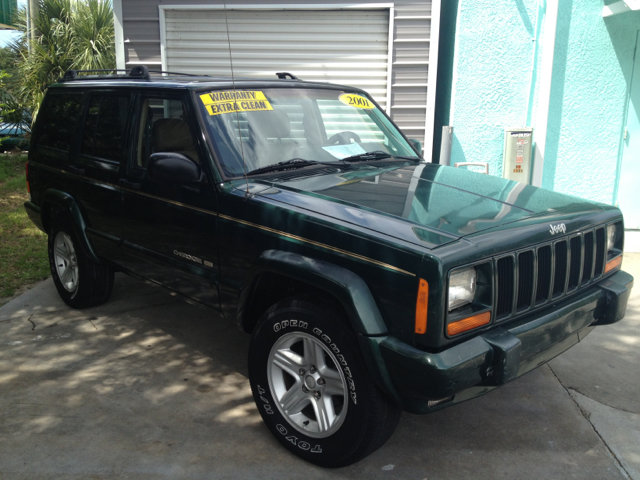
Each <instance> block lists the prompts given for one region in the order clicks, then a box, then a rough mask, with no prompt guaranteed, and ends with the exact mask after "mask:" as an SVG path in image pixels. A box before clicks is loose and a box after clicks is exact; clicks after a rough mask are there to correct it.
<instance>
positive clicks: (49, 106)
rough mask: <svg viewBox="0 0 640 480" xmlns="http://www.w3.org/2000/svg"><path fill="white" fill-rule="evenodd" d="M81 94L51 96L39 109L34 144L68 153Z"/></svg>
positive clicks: (78, 112)
mask: <svg viewBox="0 0 640 480" xmlns="http://www.w3.org/2000/svg"><path fill="white" fill-rule="evenodd" d="M81 103H82V94H80V93H73V94H62V95H57V94H52V95H49V96H48V97H47V101H46V103H45V104H44V105H43V108H41V109H40V115H39V119H38V125H39V127H38V138H37V139H36V140H35V142H34V143H35V144H37V145H41V146H45V147H51V148H56V149H58V150H64V151H68V150H69V147H70V145H71V140H72V136H73V133H74V127H75V124H76V120H77V118H78V115H79V114H80V105H81Z"/></svg>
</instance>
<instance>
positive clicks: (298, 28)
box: [160, 7, 424, 128]
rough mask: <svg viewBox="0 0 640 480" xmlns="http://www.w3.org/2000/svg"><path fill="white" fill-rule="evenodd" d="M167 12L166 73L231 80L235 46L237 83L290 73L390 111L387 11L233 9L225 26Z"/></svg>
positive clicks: (211, 18)
mask: <svg viewBox="0 0 640 480" xmlns="http://www.w3.org/2000/svg"><path fill="white" fill-rule="evenodd" d="M162 10H163V11H164V15H163V16H162V15H161V25H160V29H161V32H162V34H163V37H164V38H163V39H162V40H163V42H162V44H163V52H162V61H163V69H165V70H167V71H176V72H184V73H198V74H207V75H222V76H230V75H231V62H230V58H229V42H230V44H231V51H232V58H231V60H232V61H233V73H234V75H235V77H236V78H239V77H263V78H264V77H275V72H291V73H293V74H294V75H296V76H297V77H299V78H301V79H303V80H307V81H320V82H331V83H339V84H343V85H351V86H355V87H359V88H362V89H364V90H366V91H368V92H369V93H370V94H371V95H372V96H373V98H374V99H375V100H376V101H377V102H378V103H379V104H380V105H381V106H382V107H383V108H385V109H386V108H387V98H388V92H387V85H388V78H389V75H390V74H389V70H388V63H389V62H388V61H389V59H388V52H389V12H390V11H389V9H388V8H381V9H373V10H370V9H356V10H354V9H343V10H307V9H304V10H289V9H287V10H266V9H259V10H256V9H237V10H229V9H228V10H227V15H226V18H225V12H224V10H222V9H220V8H214V9H202V8H198V9H196V8H193V9H188V8H187V9H171V7H168V8H167V9H162ZM162 17H164V22H163V20H162ZM162 23H164V25H162ZM227 23H228V25H229V35H228V36H227ZM423 128H424V126H423Z"/></svg>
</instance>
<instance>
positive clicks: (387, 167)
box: [25, 79, 633, 413]
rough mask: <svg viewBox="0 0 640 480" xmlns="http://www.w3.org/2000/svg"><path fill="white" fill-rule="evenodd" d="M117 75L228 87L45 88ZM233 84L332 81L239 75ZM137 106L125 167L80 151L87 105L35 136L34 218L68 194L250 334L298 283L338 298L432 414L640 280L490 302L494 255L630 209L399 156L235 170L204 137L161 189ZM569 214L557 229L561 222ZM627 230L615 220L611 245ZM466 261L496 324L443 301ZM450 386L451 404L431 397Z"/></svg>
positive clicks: (505, 377) (377, 374) (524, 362)
mask: <svg viewBox="0 0 640 480" xmlns="http://www.w3.org/2000/svg"><path fill="white" fill-rule="evenodd" d="M321 86H322V88H327V89H341V88H342V89H344V88H348V87H338V86H326V85H321ZM106 87H108V88H109V90H110V91H114V90H118V89H120V90H121V91H123V92H129V94H130V95H131V103H132V104H133V105H139V103H136V102H139V96H141V95H144V94H151V95H161V94H163V93H165V94H166V93H167V92H170V93H171V95H172V96H175V97H179V98H181V99H183V100H184V101H185V102H186V107H185V111H186V112H192V113H194V112H197V109H196V108H195V105H194V103H193V102H196V101H197V96H196V93H197V92H198V91H200V90H202V89H205V88H206V89H207V90H212V89H215V88H219V89H229V88H233V85H232V84H231V83H227V82H213V81H209V82H205V83H202V82H199V81H194V80H188V81H171V80H167V79H162V80H159V81H134V80H94V81H89V80H88V81H76V82H65V83H62V84H60V85H56V86H53V87H51V89H50V91H55V92H71V91H80V92H83V94H84V97H85V98H86V97H89V96H90V95H91V92H92V89H102V90H104V89H105V88H106ZM235 87H236V88H238V89H242V88H253V89H259V88H267V87H268V88H276V87H281V88H293V87H296V88H301V87H303V88H320V84H312V83H306V82H298V81H286V82H284V81H265V82H248V81H247V82H244V81H237V82H236V85H235ZM360 93H361V94H362V95H366V93H365V92H360ZM43 105H46V103H45V104H43ZM85 105H86V100H85ZM133 110H134V109H133V108H132V111H133ZM133 116H134V117H135V114H134V115H133ZM39 118H40V117H39ZM137 121H138V120H137V119H136V118H133V119H130V120H129V122H130V123H129V131H128V133H127V140H126V141H127V142H129V143H128V144H127V147H126V155H125V157H126V161H124V162H123V163H121V164H120V165H114V162H100V161H98V160H96V159H93V158H86V156H85V157H83V156H81V155H79V154H78V153H77V152H78V151H79V148H80V145H79V143H80V141H79V130H80V128H81V122H80V120H79V121H78V125H76V126H75V127H73V128H74V129H75V137H74V138H76V140H75V144H73V145H72V146H71V147H70V151H69V152H59V151H57V152H54V151H52V150H51V149H47V148H43V147H41V146H39V145H38V143H37V141H36V142H34V145H33V146H32V148H31V150H30V152H29V183H30V185H31V192H32V193H31V201H30V202H27V204H26V205H25V208H26V209H27V211H28V212H29V215H30V217H31V218H32V219H33V220H34V223H36V224H37V225H38V226H39V227H40V228H43V229H44V230H47V222H48V219H47V218H46V216H45V212H46V211H47V208H45V207H47V206H48V205H50V204H55V205H57V206H59V207H61V208H64V209H65V210H64V211H66V212H68V214H69V216H70V218H71V219H72V220H73V223H74V225H75V227H76V229H77V232H76V233H77V236H78V238H80V239H82V242H81V243H82V244H83V245H82V248H83V250H85V251H86V252H88V255H91V256H92V258H94V259H95V260H96V261H98V259H100V260H101V261H108V262H110V263H111V264H114V265H116V266H118V267H119V268H121V269H122V270H123V271H125V272H128V273H131V274H134V275H136V276H141V277H143V278H147V279H150V280H152V281H154V282H156V283H159V284H161V285H164V286H165V287H167V288H169V289H171V290H173V291H176V292H179V293H181V294H183V295H185V296H187V297H189V298H191V299H192V300H194V301H197V302H200V303H202V304H205V305H208V306H210V307H212V308H214V309H217V310H220V311H222V312H223V314H224V315H225V316H226V317H228V318H229V319H232V320H235V321H237V322H238V323H239V325H240V327H241V328H243V329H244V330H245V331H248V332H249V331H251V330H252V328H253V327H254V326H255V324H256V321H257V320H258V318H259V317H260V315H262V313H264V311H266V309H267V308H268V307H269V306H271V305H272V304H273V303H275V301H278V300H281V299H282V298H286V296H287V295H291V292H293V293H294V294H296V293H299V292H303V293H305V294H307V295H322V296H324V297H328V298H331V299H332V301H334V302H336V303H337V304H338V305H340V306H341V307H342V308H343V310H344V312H345V313H346V317H347V318H348V319H349V322H350V324H351V327H352V328H353V330H354V332H355V333H356V335H357V337H358V341H359V343H360V346H361V349H362V353H363V356H364V358H365V360H366V362H367V365H368V367H369V370H370V372H371V373H372V377H373V378H374V380H375V381H376V382H377V384H378V385H379V387H380V388H381V389H382V390H383V391H385V392H386V393H387V395H388V396H389V397H390V398H392V399H393V400H394V401H395V402H396V403H397V404H399V405H402V407H403V408H405V409H406V410H409V411H412V412H417V413H424V412H427V411H431V410H435V409H438V408H443V407H444V406H446V405H450V404H452V403H457V402H459V401H462V400H464V399H467V398H471V397H473V396H476V395H478V394H481V393H485V392H486V391H489V390H491V389H492V388H495V387H496V386H498V385H500V384H503V383H506V382H508V381H510V380H512V379H514V378H516V377H518V376H520V375H522V374H523V373H524V372H526V371H528V370H530V369H531V368H534V367H535V366H537V365H539V364H541V363H544V361H547V360H548V359H550V358H552V356H555V355H557V354H559V353H561V352H562V351H564V350H565V349H566V348H568V347H569V346H571V345H572V344H574V343H576V342H577V341H578V340H579V338H580V336H581V335H582V336H584V335H585V334H586V333H588V331H589V329H590V328H592V326H593V325H596V324H608V323H613V322H615V321H618V320H620V319H621V318H622V316H623V315H624V311H625V309H626V304H627V300H628V294H629V291H630V289H631V286H632V283H633V279H632V278H631V277H630V276H629V275H627V274H626V273H624V272H621V271H619V270H617V269H614V270H613V271H611V272H607V273H606V274H605V273H603V272H598V275H596V277H594V279H593V280H589V281H588V282H584V285H582V284H581V286H580V288H576V289H575V291H569V289H566V290H567V291H566V292H565V293H563V294H562V295H561V296H560V297H559V298H557V299H555V298H554V299H550V300H549V301H548V302H546V303H544V304H540V305H537V304H536V305H533V306H531V308H528V309H527V310H526V311H522V312H519V311H518V312H514V313H513V314H512V315H510V316H507V317H505V318H504V319H497V318H496V316H497V311H498V310H497V309H498V306H497V298H498V294H497V290H498V282H497V280H496V279H495V278H497V277H495V274H494V273H493V272H494V270H495V269H497V268H498V261H499V258H502V257H503V256H504V255H507V256H512V258H517V257H516V256H515V255H516V253H518V252H521V251H523V250H528V249H529V250H530V249H532V248H533V246H540V245H542V246H544V245H555V244H556V242H560V243H562V242H565V241H566V242H568V241H570V239H571V238H573V237H574V236H576V235H578V236H582V235H583V234H584V232H587V231H595V230H593V229H594V228H597V229H600V230H599V231H600V232H602V231H604V228H605V226H606V225H609V224H612V223H615V222H620V221H621V218H622V217H621V213H620V211H619V210H618V209H617V208H615V207H612V206H608V205H605V204H602V203H597V202H590V201H585V200H582V199H579V198H576V197H571V196H567V195H563V194H559V193H554V192H551V191H547V190H543V189H539V188H535V187H531V186H524V185H522V184H519V183H517V182H512V181H508V180H503V179H500V178H495V177H489V176H485V175H480V174H475V173H472V172H466V171H463V170H459V169H454V168H450V167H444V166H438V165H432V164H427V163H424V162H417V161H411V160H406V159H400V158H397V159H394V158H391V159H386V160H381V161H369V162H362V163H357V164H356V163H354V164H352V165H351V166H349V167H348V168H346V167H342V168H340V169H336V168H329V169H327V168H326V166H325V165H316V166H308V167H304V168H299V169H295V170H293V171H291V170H285V171H281V172H273V173H268V174H262V175H256V176H253V177H251V178H248V179H244V178H240V179H239V178H225V176H224V175H223V173H222V170H221V169H220V167H219V163H218V159H217V158H216V156H215V154H214V152H215V149H214V148H213V146H212V145H211V143H210V142H211V140H210V139H208V138H207V137H206V136H205V135H202V136H200V137H198V141H197V145H196V146H195V148H196V149H197V152H198V155H199V158H200V159H201V168H202V172H203V174H204V177H203V178H204V180H201V181H200V182H199V183H198V184H197V185H196V186H193V185H188V186H178V187H175V186H172V187H171V188H168V187H166V188H165V187H163V186H162V185H160V186H158V185H156V184H153V183H152V182H151V183H149V184H146V183H145V182H146V181H147V178H146V177H145V176H144V175H142V174H141V175H139V176H138V177H137V179H134V177H133V176H132V172H134V171H135V165H134V163H133V162H134V152H135V147H134V146H133V142H135V138H136V137H137V135H136V130H135V129H136V126H137V123H136V122H137ZM202 121H203V119H202V118H200V117H197V116H195V113H194V116H193V118H190V119H189V122H190V125H191V128H193V129H194V131H195V130H196V129H198V128H199V127H201V125H202ZM38 129H39V125H38V124H36V126H35V128H34V139H36V140H37V138H38V135H39V131H38ZM134 180H135V181H134ZM149 185H151V186H152V187H153V188H151V186H149ZM560 225H562V233H559V234H555V233H553V228H551V229H550V227H554V226H555V227H558V228H559V226H560ZM622 242H623V235H622V234H620V235H619V238H618V239H617V240H616V244H615V248H618V247H619V249H620V250H621V248H622ZM536 248H537V247H536ZM602 248H604V247H602ZM467 265H480V266H481V267H478V268H484V269H486V270H487V271H488V272H489V275H490V279H489V280H488V283H486V285H485V284H483V286H482V288H483V289H484V290H483V291H489V292H491V294H490V295H489V296H488V297H487V298H488V299H487V300H486V304H482V305H480V307H481V308H484V309H485V310H486V311H489V312H490V313H491V322H490V323H489V324H487V325H485V326H483V327H481V328H477V329H474V330H471V331H467V332H464V333H461V334H459V335H455V336H449V335H448V334H447V333H446V331H447V324H448V322H452V321H455V320H456V319H457V318H458V317H456V315H459V314H460V313H459V311H458V313H456V312H452V313H449V312H448V307H447V305H448V299H447V285H448V275H449V272H450V270H452V269H454V268H459V267H461V266H467ZM601 268H602V269H604V263H603V265H601ZM481 271H484V270H481ZM420 279H424V280H426V281H427V282H428V284H429V295H428V311H427V332H426V333H425V334H416V333H415V315H416V314H415V311H416V300H417V291H418V285H419V281H420ZM581 283H582V282H581ZM274 299H275V300H274ZM482 301H485V300H482ZM265 302H271V303H265ZM475 303H476V302H475V300H474V304H473V305H472V306H471V307H469V308H472V307H473V308H475V307H476V305H475ZM483 305H484V306H483ZM449 397H452V398H451V399H450V400H449ZM443 398H446V399H448V400H447V402H444V403H439V404H438V403H437V402H436V404H433V403H432V404H429V401H433V400H442V399H443Z"/></svg>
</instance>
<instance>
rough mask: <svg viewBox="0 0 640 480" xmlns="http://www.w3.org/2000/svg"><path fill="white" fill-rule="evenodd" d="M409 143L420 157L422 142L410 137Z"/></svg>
mask: <svg viewBox="0 0 640 480" xmlns="http://www.w3.org/2000/svg"><path fill="white" fill-rule="evenodd" d="M409 143H410V144H411V146H412V147H413V149H414V150H415V152H416V153H417V154H418V156H419V157H420V158H422V144H421V143H420V140H416V139H415V138H410V139H409Z"/></svg>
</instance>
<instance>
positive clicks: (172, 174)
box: [147, 152, 204, 185]
mask: <svg viewBox="0 0 640 480" xmlns="http://www.w3.org/2000/svg"><path fill="white" fill-rule="evenodd" d="M147 173H148V174H149V178H151V179H152V180H155V181H158V182H163V183H170V184H179V185H183V184H186V183H202V182H203V181H204V175H203V174H202V170H201V169H200V166H199V165H198V164H197V163H196V162H194V161H193V160H191V159H190V158H189V157H187V156H185V155H183V154H181V153H174V152H160V153H154V154H153V155H151V156H150V157H149V161H148V162H147Z"/></svg>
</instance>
